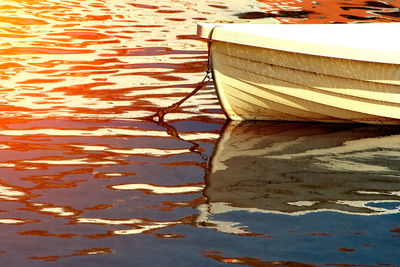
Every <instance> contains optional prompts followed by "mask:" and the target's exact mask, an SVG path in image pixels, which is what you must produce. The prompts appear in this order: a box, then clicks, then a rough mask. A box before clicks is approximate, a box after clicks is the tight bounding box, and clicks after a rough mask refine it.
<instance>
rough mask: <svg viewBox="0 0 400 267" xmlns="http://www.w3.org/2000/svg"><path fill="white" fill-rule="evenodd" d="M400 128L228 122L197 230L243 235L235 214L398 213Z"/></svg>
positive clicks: (216, 157) (212, 170)
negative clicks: (229, 219) (225, 218)
mask: <svg viewBox="0 0 400 267" xmlns="http://www.w3.org/2000/svg"><path fill="white" fill-rule="evenodd" d="M399 179H400V128H398V127H386V126H385V127H381V126H366V125H354V124H353V125H341V124H314V123H279V122H278V123H277V122H230V123H229V124H227V125H226V126H225V128H224V130H223V133H222V134H221V137H220V139H219V142H218V144H217V146H216V149H215V151H214V156H213V158H212V161H211V169H210V173H209V175H208V176H207V177H206V188H205V191H204V194H205V196H206V198H207V199H208V204H205V205H203V206H200V207H199V209H200V210H201V215H200V216H199V217H198V218H197V223H198V224H199V225H206V226H207V227H211V228H216V229H218V230H219V231H222V232H228V233H237V234H246V233H248V231H247V230H245V227H243V222H226V221H223V220H222V221H221V220H220V221H218V220H216V219H215V217H216V215H217V214H225V213H228V212H232V211H248V212H261V213H269V214H271V213H272V214H278V215H307V214H310V213H311V214H312V213H317V212H323V211H325V212H328V213H332V212H335V213H340V214H342V215H382V214H385V215H387V214H397V213H398V212H399V211H400V183H399Z"/></svg>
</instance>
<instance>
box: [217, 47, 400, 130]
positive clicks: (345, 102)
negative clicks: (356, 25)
mask: <svg viewBox="0 0 400 267" xmlns="http://www.w3.org/2000/svg"><path fill="white" fill-rule="evenodd" d="M210 55H211V66H212V70H213V75H214V83H215V87H216V90H217V93H218V96H219V100H220V103H221V106H222V108H223V110H224V112H225V113H226V115H227V117H228V118H230V119H232V120H285V121H320V122H340V123H346V122H357V123H371V124H400V64H396V62H395V61H394V62H391V63H387V62H383V63H382V62H377V61H376V60H375V59H374V60H375V61H367V60H356V59H347V58H335V57H328V56H323V55H318V54H316V55H312V54H306V53H300V52H292V51H283V50H279V49H273V48H269V47H259V46H253V45H252V44H251V41H249V44H246V42H245V41H243V42H242V43H232V42H226V41H221V40H212V41H211V45H210ZM355 58H356V56H355Z"/></svg>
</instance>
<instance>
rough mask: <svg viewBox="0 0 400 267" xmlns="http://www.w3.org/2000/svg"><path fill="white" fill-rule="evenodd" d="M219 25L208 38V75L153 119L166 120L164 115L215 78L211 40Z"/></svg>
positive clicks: (157, 113) (160, 109) (159, 111)
mask: <svg viewBox="0 0 400 267" xmlns="http://www.w3.org/2000/svg"><path fill="white" fill-rule="evenodd" d="M216 27H218V25H217V26H214V27H213V28H212V29H211V31H210V33H209V35H208V40H207V46H208V57H207V69H206V75H205V77H204V78H203V80H202V81H201V82H200V83H199V84H198V85H197V86H196V88H195V89H194V90H193V91H192V92H190V93H189V94H188V95H187V96H185V97H184V98H182V99H181V100H179V101H178V102H175V103H174V104H172V105H170V106H168V107H165V108H159V109H158V110H157V112H156V113H155V114H153V115H151V116H150V118H151V119H152V120H156V121H157V122H161V123H162V122H164V116H165V115H166V114H167V113H170V112H172V111H174V110H176V109H178V108H179V106H180V105H181V104H182V103H184V102H185V101H186V100H188V99H189V98H190V97H192V96H193V95H194V94H196V93H197V92H198V91H200V89H202V88H203V87H204V86H205V85H206V84H207V83H208V82H209V81H211V80H212V79H213V75H212V61H211V41H212V35H213V33H214V30H215V28H216Z"/></svg>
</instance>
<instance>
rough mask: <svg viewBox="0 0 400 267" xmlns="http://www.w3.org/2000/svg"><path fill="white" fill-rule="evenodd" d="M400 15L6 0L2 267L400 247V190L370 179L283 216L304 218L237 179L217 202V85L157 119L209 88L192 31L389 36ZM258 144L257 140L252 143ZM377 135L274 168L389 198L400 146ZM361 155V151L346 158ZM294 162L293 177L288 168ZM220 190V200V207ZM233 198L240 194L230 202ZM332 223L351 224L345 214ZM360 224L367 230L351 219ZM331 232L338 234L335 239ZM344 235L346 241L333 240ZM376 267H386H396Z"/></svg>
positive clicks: (0, 48) (0, 29)
mask: <svg viewBox="0 0 400 267" xmlns="http://www.w3.org/2000/svg"><path fill="white" fill-rule="evenodd" d="M399 7H400V4H399V1H379V2H377V1H294V2H284V1H269V0H257V1H243V0H233V1H230V2H229V4H228V3H223V2H221V1H216V0H205V1H184V0H182V1H181V0H179V1H171V0H155V1H152V2H148V1H147V2H146V1H137V0H118V1H104V0H82V1H72V0H66V1H56V0H42V1H33V0H0V111H1V112H0V240H2V241H1V242H0V244H1V248H0V258H1V260H2V262H4V263H7V264H9V266H43V265H44V264H51V263H53V264H55V265H56V266H64V265H65V266H83V265H84V266H89V265H90V266H98V265H99V266H100V265H101V266H190V265H193V264H198V265H199V266H210V265H213V264H219V263H223V264H242V265H249V266H259V265H265V266H286V265H288V266H313V265H307V264H302V263H301V262H312V261H313V260H315V261H319V262H323V263H325V262H326V261H328V259H329V260H331V258H328V259H326V260H325V259H322V260H321V259H320V258H318V256H315V255H311V256H315V257H314V258H311V260H309V259H310V258H307V257H308V256H307V255H309V254H308V253H307V252H309V251H318V252H319V251H320V250H321V251H322V253H321V255H322V256H320V257H327V255H328V256H329V255H334V256H337V255H338V254H339V255H343V254H345V253H347V254H349V253H352V255H356V256H357V255H359V254H357V253H360V255H361V256H359V257H358V258H365V257H364V256H365V255H373V254H374V253H375V252H377V253H378V254H379V253H381V254H384V251H390V249H392V248H393V247H396V246H397V247H399V245H398V241H397V240H400V239H399V238H398V236H399V229H400V226H399V225H398V223H396V220H397V219H398V218H397V217H396V216H398V210H399V208H398V202H396V201H398V198H399V192H400V191H399V190H397V189H396V187H395V186H391V187H390V188H386V187H385V190H377V189H374V188H373V186H370V185H371V184H372V185H375V183H378V181H376V180H373V178H371V179H370V180H367V181H369V183H365V185H368V186H364V187H363V186H359V183H354V184H355V185H354V184H352V185H354V188H358V189H357V190H356V191H355V192H352V193H351V194H350V193H348V192H346V191H345V190H344V189H345V188H344V187H341V188H340V189H342V190H343V191H341V193H342V195H347V194H350V195H356V196H357V197H359V198H360V199H361V200H360V199H358V200H357V199H353V198H347V199H345V198H341V199H339V198H333V197H332V199H330V198H328V201H325V202H324V199H322V197H320V198H319V199H316V198H312V197H310V198H304V199H303V198H298V199H297V198H296V194H293V195H292V197H293V199H292V198H290V199H289V200H288V201H287V202H288V203H286V206H285V205H284V206H283V208H288V207H289V208H288V209H290V210H291V211H293V210H295V211H298V212H297V213H296V212H293V213H290V212H287V211H286V210H284V209H283V210H279V212H275V213H274V212H271V210H272V211H273V210H274V208H275V210H276V209H278V208H279V207H282V206H277V205H272V204H273V203H272V204H271V203H270V204H271V205H270V206H272V208H269V209H266V208H265V206H260V205H258V203H259V202H258V200H260V199H263V197H265V196H267V195H268V193H269V194H270V196H271V195H273V193H274V191H273V190H272V191H271V192H272V193H271V192H265V190H266V188H267V189H268V185H267V186H266V185H265V184H258V185H257V186H256V187H254V186H253V187H252V185H249V184H246V182H243V181H241V180H238V183H237V184H233V185H232V181H233V180H232V179H230V180H228V182H227V183H226V184H225V185H222V186H221V187H219V182H223V181H224V179H222V178H221V179H216V178H215V176H214V174H215V173H214V172H213V171H215V170H216V169H217V168H220V169H219V170H221V169H224V168H228V167H229V164H227V163H226V162H223V159H224V157H222V158H221V157H220V156H221V153H220V152H219V151H218V149H219V148H220V147H221V146H220V145H221V140H222V139H223V138H225V137H226V136H225V137H224V135H223V133H227V132H228V131H226V127H227V125H225V115H224V114H223V112H222V111H221V109H220V106H219V103H218V99H217V96H216V94H215V92H214V91H215V88H214V86H213V84H212V83H211V82H210V83H208V84H206V86H205V87H204V88H202V89H201V90H200V91H199V92H198V93H196V94H195V95H194V96H193V97H191V98H190V99H189V100H187V101H186V102H184V103H183V104H182V105H181V106H180V107H179V108H176V109H175V110H173V111H172V112H170V113H167V114H166V115H165V117H164V118H163V120H159V121H157V120H154V116H153V115H154V114H155V112H157V111H158V110H159V109H160V108H163V107H168V106H169V105H171V104H173V103H174V102H176V101H179V100H180V99H182V98H183V97H185V96H186V95H187V94H188V93H189V92H191V91H192V90H193V89H194V88H196V86H197V85H198V83H199V82H200V81H201V80H202V79H203V78H204V75H205V73H204V72H205V69H206V67H207V57H208V54H207V44H206V43H205V42H204V41H202V40H199V39H198V38H197V37H196V35H195V32H196V25H197V23H199V22H207V21H227V20H228V21H229V20H237V21H239V22H246V23H249V22H251V23H254V22H255V23H262V22H265V21H266V20H264V19H268V18H273V19H276V20H278V21H280V22H282V23H343V22H345V23H346V22H351V23H353V22H356V23H359V22H372V21H379V22H391V21H398V20H399V16H398V12H399V11H398V8H399ZM224 125H225V126H224ZM274 127H277V125H275V126H274V125H270V126H269V129H273V128H274ZM289 128H290V127H289ZM322 128H325V127H322ZM222 129H225V130H224V132H222ZM257 130H260V131H261V130H262V129H261V128H257V129H256V130H251V131H250V130H249V131H248V132H247V133H248V134H249V135H251V134H252V133H253V131H256V132H257ZM375 130H376V129H375ZM295 132H297V131H295ZM311 132H312V131H311ZM339 132H340V131H339ZM365 132H368V131H365ZM346 133H347V134H348V135H346ZM349 133H350V134H349ZM375 133H376V135H377V136H380V134H383V135H384V136H385V138H380V139H376V140H375V141H376V142H373V143H370V146H369V147H366V146H365V145H364V143H363V142H362V141H360V142H359V143H357V142H351V143H346V144H345V145H343V146H340V145H337V147H339V148H338V150H340V149H342V150H341V151H338V150H334V149H327V150H324V149H323V147H320V150H319V151H315V150H314V151H307V153H306V152H304V153H297V154H296V153H294V152H293V153H285V154H282V155H280V158H279V157H278V155H275V159H274V160H275V161H276V162H279V164H283V165H284V166H287V167H285V168H284V169H285V170H293V169H295V167H296V166H297V168H298V169H295V170H296V171H298V173H304V172H303V171H304V170H302V169H301V166H304V164H305V163H304V162H307V159H310V158H311V157H313V155H315V153H320V154H323V156H321V158H320V161H319V162H318V163H319V165H318V166H317V167H318V168H322V167H324V168H326V169H327V170H328V171H332V172H334V171H338V170H339V169H340V172H353V171H355V170H358V171H360V172H364V173H367V172H373V171H377V170H378V171H380V172H382V173H384V179H383V178H382V179H383V180H380V182H382V181H383V182H385V181H386V182H387V183H384V184H385V186H386V185H387V184H389V182H391V181H392V179H393V181H394V180H395V178H398V176H399V172H398V169H396V166H398V165H396V164H395V163H393V164H392V163H391V164H392V165H393V166H392V165H390V166H385V165H384V163H382V162H381V161H379V160H381V159H382V155H383V156H385V157H386V158H385V159H391V160H392V161H393V162H395V161H396V158H398V156H399V153H398V149H397V147H398V142H397V141H398V140H397V139H398V138H397V137H396V136H395V135H394V136H391V135H390V134H388V132H385V131H383V130H382V132H380V130H376V131H375ZM385 133H386V134H385ZM389 133H390V132H389ZM342 134H343V135H344V136H347V137H348V136H349V135H350V136H353V135H352V134H354V132H351V131H347V132H346V131H344V132H343V133H342ZM228 135H229V134H228ZM306 136H307V135H306ZM338 136H339V137H338V139H340V137H343V136H342V135H341V134H340V133H339V134H338ZM253 138H254V136H250V137H249V140H254V139H253ZM348 138H350V139H351V138H353V137H348ZM305 139H307V138H305ZM301 140H302V139H301V138H299V140H297V141H298V142H299V144H300V145H299V146H301V144H302V143H301ZM313 141H316V142H317V143H318V138H315V139H313ZM320 142H321V140H320ZM217 143H218V146H216V144H217ZM377 147H378V148H379V149H377ZM357 149H358V150H363V149H364V151H362V153H361V152H360V153H359V154H354V153H355V151H358V150H357ZM243 153H244V151H239V152H238V155H236V156H239V155H242V154H243ZM335 153H338V154H340V155H341V157H340V158H338V157H336V158H335V157H334V156H333V155H336V154H335ZM224 155H225V156H228V154H224ZM253 156H254V155H253ZM249 158H250V159H252V157H248V158H247V160H249ZM300 158H301V159H303V160H304V162H301V164H300V163H299V162H298V161H296V160H298V159H300ZM354 158H356V159H354ZM360 158H362V159H365V158H367V159H369V161H367V162H361V161H362V160H361V161H360ZM219 159H222V160H221V162H218V160H219ZM372 159H377V160H378V163H376V164H372V163H371V162H372ZM392 161H390V162H392ZM254 162H255V160H254ZM254 162H249V161H246V160H240V161H238V162H236V165H234V167H236V168H238V169H241V167H245V168H251V167H252V166H254V164H257V163H254ZM385 162H386V161H385ZM295 163H296V164H297V163H298V165H296V166H295V167H293V165H292V164H295ZM346 163H347V164H346ZM285 164H287V165H285ZM299 166H300V167H299ZM317 167H315V166H313V168H314V169H316V168H317ZM397 168H398V167H397ZM232 169H235V168H233V167H232V168H231V170H232ZM235 174H237V173H235ZM366 175H367V174H366ZM369 175H371V174H369ZM243 176H244V177H247V175H243ZM367 176H368V175H367ZM231 177H236V176H235V175H233V174H232V175H231V176H229V177H228V178H231ZM340 177H341V176H340ZM340 177H339V176H338V177H333V178H332V179H331V181H333V182H332V183H334V181H336V180H340ZM225 178H226V177H225ZM236 178H237V177H236ZM271 181H272V182H273V181H274V180H271ZM318 181H319V180H318ZM233 183H234V182H233ZM313 184H314V185H315V186H316V185H320V184H318V183H311V184H306V186H307V188H308V189H309V190H308V191H311V192H319V191H318V190H320V191H321V192H324V190H323V189H324V188H325V189H326V187H323V186H322V185H320V186H321V187H320V188H319V189H318V188H312V186H313ZM395 184H396V183H394V182H393V183H390V185H395ZM295 185H299V183H295ZM215 186H216V187H217V189H218V190H219V189H221V188H222V189H223V190H222V189H221V190H222V191H223V192H224V193H221V194H214V193H213V189H214V188H215ZM310 188H311V189H310ZM321 188H322V189H321ZM230 189H237V191H235V190H233V191H235V192H236V193H235V192H234V193H233V194H229V193H230V191H229V190H230ZM245 189H252V190H254V191H255V192H256V193H257V192H261V193H260V195H261V196H262V197H259V196H258V195H257V196H256V197H254V198H253V199H252V201H251V202H250V204H249V203H248V202H245V203H244V204H243V203H242V204H243V205H241V206H240V205H235V201H234V200H235V199H236V200H242V199H240V197H243V196H249V195H250V196H251V194H246V192H247V191H246V190H245ZM389 189H390V190H389ZM240 190H242V191H240ZM250 191H251V190H250ZM278 191H279V190H277V191H275V194H279V192H281V193H282V191H279V192H278ZM308 191H307V192H308ZM326 191H329V190H327V189H326ZM253 193H254V192H253ZM311 195H312V194H311ZM313 196H314V195H313ZM371 196H374V199H373V200H374V201H370V200H371ZM221 197H226V198H225V199H223V198H222V199H221ZM232 199H233V200H232ZM363 200H365V201H363ZM367 200H368V201H367ZM389 200H391V201H392V202H390V201H389ZM318 201H319V202H318ZM239 202H240V201H239ZM239 204H240V203H239ZM318 205H320V206H323V205H327V206H329V207H334V208H336V209H334V208H331V211H332V213H333V214H334V215H335V216H338V217H335V216H333V215H332V216H331V214H329V215H327V216H328V217H327V219H326V217H323V216H325V215H326V214H325V213H323V212H321V210H320V209H318V207H319V206H318ZM340 208H342V209H344V210H346V211H348V212H347V213H346V212H341V213H340V212H338V210H339V209H340ZM310 210H311V211H310ZM307 211H309V212H307ZM359 211H362V212H365V211H366V213H368V212H369V213H368V214H369V215H371V214H373V215H371V216H370V217H369V218H367V217H368V216H359V217H358V215H359V213H360V212H359ZM334 212H336V213H334ZM357 212H358V214H357ZM320 213H323V214H322V215H321V214H320ZM337 214H339V215H337ZM381 215H384V216H386V217H384V218H385V219H387V220H386V221H385V220H383V219H382V218H383V217H379V216H381ZM257 216H260V217H257ZM262 216H267V217H262ZM274 216H281V217H274ZM307 216H310V217H307ZM313 216H315V217H313ZM319 216H320V217H319ZM329 216H331V217H329ZM340 216H343V217H340ZM345 216H352V217H351V218H352V220H348V217H345ZM390 216H393V217H390ZM361 217H362V218H361ZM260 218H261V219H260ZM321 218H322V219H321ZM371 218H372V219H371ZM354 220H355V223H354V224H351V223H350V221H354ZM369 220H376V221H372V223H371V221H369ZM304 221H305V222H304ZM338 221H340V222H341V223H340V224H339V227H338V226H337V225H332V224H334V223H335V222H338ZM397 221H398V220H397ZM310 222H312V223H310ZM316 222H322V223H321V225H319V224H317V225H315V224H316ZM330 223H331V224H330ZM343 224H344V225H345V226H346V227H347V228H346V227H345V226H343V229H346V230H342V228H340V226H342V225H343ZM374 224H377V225H381V227H375V225H374ZM326 225H327V226H329V229H328V230H327V229H325V228H324V227H325V226H326ZM369 226H370V227H371V228H366V227H369ZM302 227H303V228H302ZM307 227H314V228H312V229H309V228H307ZM352 227H353V228H354V229H353V228H352ZM373 227H375V228H373ZM347 229H350V230H347ZM335 231H336V232H335ZM354 233H358V234H354ZM366 233H367V234H366ZM369 233H374V234H369ZM375 233H376V236H379V238H380V239H378V238H374V236H373V235H375ZM357 238H359V239H357ZM368 238H369V239H368ZM361 239H362V240H361ZM304 240H307V241H309V242H304ZM326 240H328V241H326ZM332 240H333V241H332ZM354 240H355V241H354ZM382 240H384V241H382ZM329 242H332V244H333V243H335V244H334V245H332V244H330V243H329ZM357 242H358V243H360V244H361V245H360V244H358V243H357ZM368 242H369V243H371V244H368ZM396 242H397V243H396ZM293 244H296V245H293ZM362 244H364V245H362ZM365 244H367V245H365ZM357 245H358V247H357ZM310 246H311V248H310ZM316 247H317V248H318V249H315V248H316ZM352 249H354V251H352ZM371 251H372V252H371ZM285 253H286V254H285ZM397 254H398V253H397ZM397 254H396V253H393V255H397ZM350 256H351V255H350ZM356 256H355V257H353V258H352V260H353V259H354V258H356V259H357V257H356ZM383 256H385V257H386V258H383V259H382V262H393V257H394V256H390V255H389V256H388V255H386V254H385V255H383ZM288 258H292V260H287V259H288ZM330 262H339V263H338V265H339V264H341V262H340V260H339V261H330ZM343 262H345V263H343V264H347V263H348V262H346V260H343ZM354 262H356V263H358V261H357V260H355V261H352V263H354ZM371 262H372V261H371ZM371 262H368V263H371ZM374 262H376V261H374ZM399 263H400V262H399Z"/></svg>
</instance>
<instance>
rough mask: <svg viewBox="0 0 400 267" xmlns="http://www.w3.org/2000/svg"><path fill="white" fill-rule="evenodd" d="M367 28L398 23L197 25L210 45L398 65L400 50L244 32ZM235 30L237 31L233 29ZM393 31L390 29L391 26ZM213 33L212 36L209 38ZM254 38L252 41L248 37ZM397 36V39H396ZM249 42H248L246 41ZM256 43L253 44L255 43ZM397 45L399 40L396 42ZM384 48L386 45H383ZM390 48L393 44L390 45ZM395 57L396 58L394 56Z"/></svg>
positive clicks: (200, 34)
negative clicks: (282, 28)
mask: <svg viewBox="0 0 400 267" xmlns="http://www.w3.org/2000/svg"><path fill="white" fill-rule="evenodd" d="M368 24H370V25H371V24H374V25H377V24H379V25H380V24H396V25H398V27H399V28H400V22H393V23H362V24H216V23H199V24H198V25H197V35H198V36H199V37H200V38H204V39H207V40H208V41H209V42H213V41H220V42H226V43H234V44H238V45H244V46H250V47H259V48H265V49H272V50H278V51H284V52H289V53H298V54H304V55H314V56H321V57H331V58H337V59H345V60H354V61H364V62H372V63H379V64H391V65H400V46H396V47H395V49H396V50H395V51H393V50H390V51H387V50H385V49H384V48H379V49H377V48H376V49H362V48H359V47H358V48H357V47H346V46H344V45H339V44H337V45H333V44H326V43H325V44H324V43H311V42H307V41H304V40H291V39H282V38H279V37H270V36H268V34H260V33H254V32H245V30H246V28H247V29H251V27H259V28H263V27H266V28H267V27H276V26H278V27H279V26H281V27H282V26H284V27H287V26H289V27H290V26H295V27H299V26H304V27H310V26H316V25H318V26H319V27H321V25H325V26H329V25H330V26H333V25H336V26H338V25H340V26H345V25H352V26H353V27H354V26H355V25H368ZM235 26H238V29H235ZM392 27H393V26H392ZM210 32H212V35H211V34H210ZM254 35H255V36H257V38H254V37H253V38H252V37H251V36H254ZM399 36H400V35H399ZM250 39H251V40H252V42H251V41H248V40H250ZM255 39H256V41H254V40H255ZM393 41H398V42H400V37H397V39H396V40H393ZM382 44H387V42H382ZM391 45H393V44H391ZM394 54H395V55H397V56H394Z"/></svg>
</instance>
